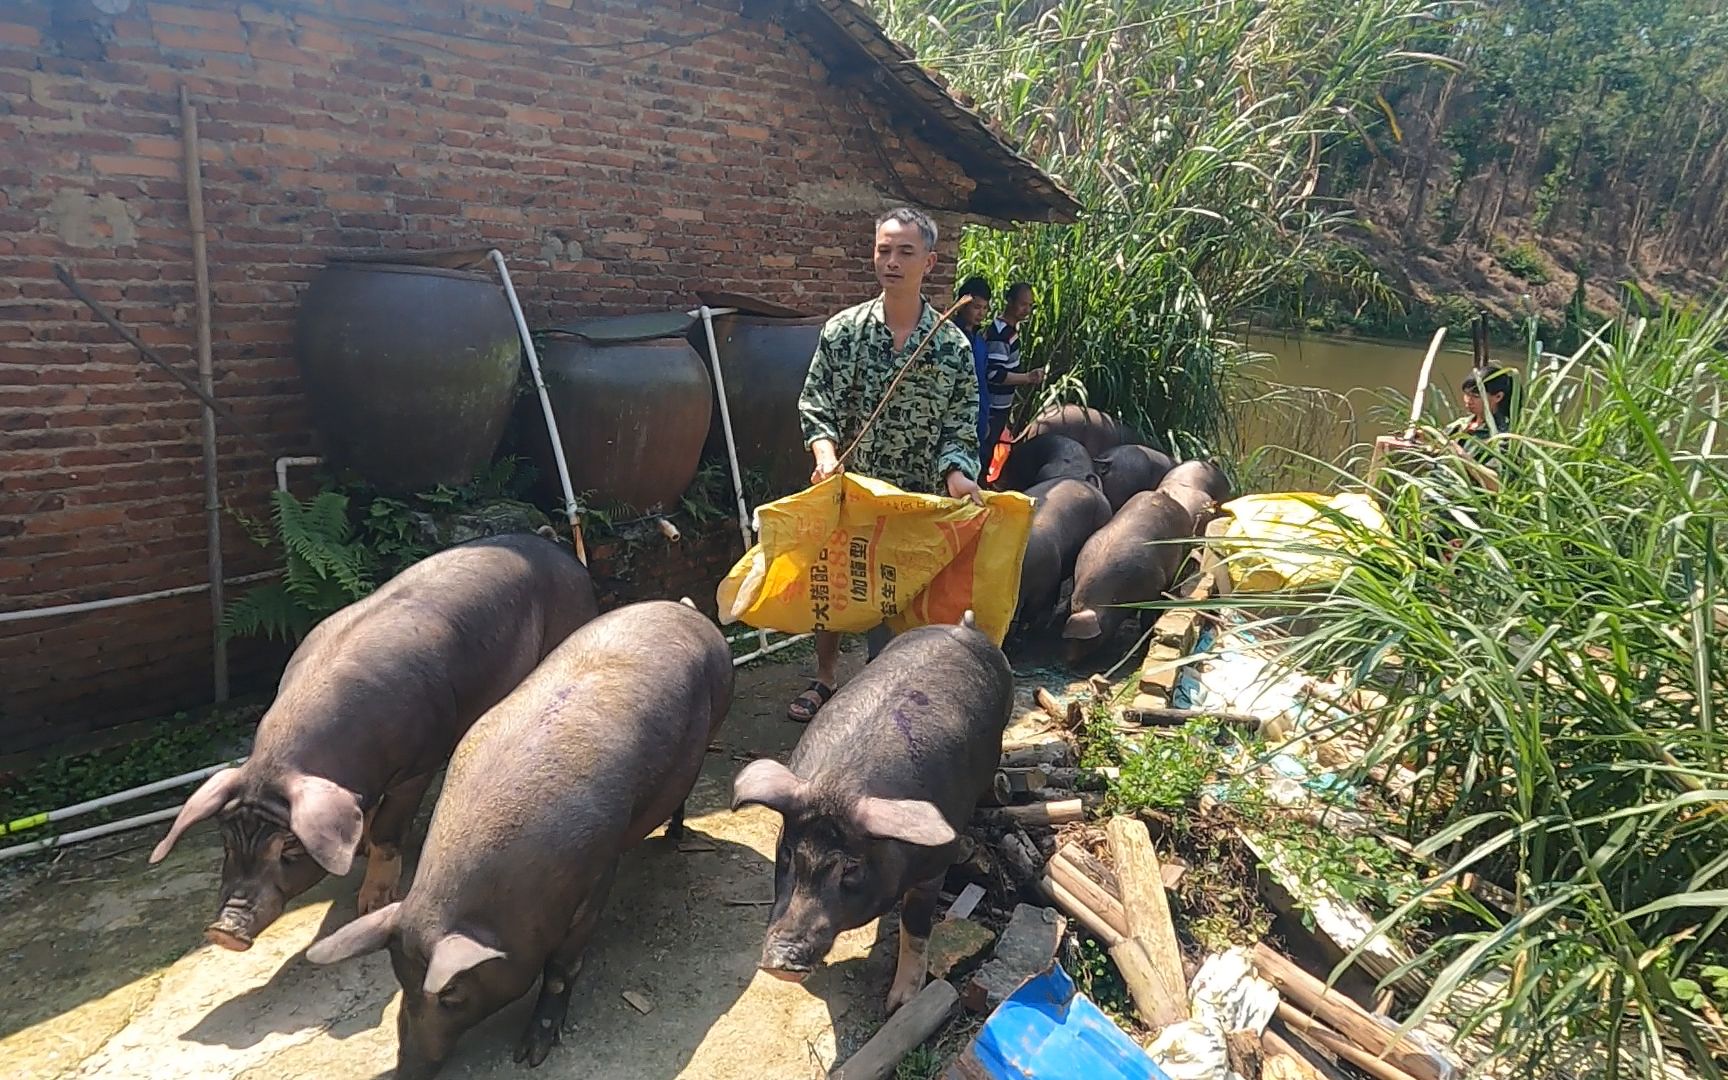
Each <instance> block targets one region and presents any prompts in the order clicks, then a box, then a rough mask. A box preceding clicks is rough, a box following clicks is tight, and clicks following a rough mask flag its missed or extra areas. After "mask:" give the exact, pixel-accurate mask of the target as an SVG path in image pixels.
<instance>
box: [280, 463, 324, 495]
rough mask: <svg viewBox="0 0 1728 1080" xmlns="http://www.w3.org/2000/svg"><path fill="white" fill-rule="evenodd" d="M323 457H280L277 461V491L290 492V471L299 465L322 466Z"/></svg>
mask: <svg viewBox="0 0 1728 1080" xmlns="http://www.w3.org/2000/svg"><path fill="white" fill-rule="evenodd" d="M322 464H324V459H323V458H321V457H279V458H277V459H276V490H277V491H287V490H288V470H289V468H291V467H293V466H298V465H322Z"/></svg>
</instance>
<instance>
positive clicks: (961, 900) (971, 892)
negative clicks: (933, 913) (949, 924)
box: [942, 882, 984, 919]
mask: <svg viewBox="0 0 1728 1080" xmlns="http://www.w3.org/2000/svg"><path fill="white" fill-rule="evenodd" d="M982 899H984V886H982V885H980V884H978V883H977V882H973V883H972V884H970V885H968V886H966V887H965V888H964V889H961V890H960V895H959V896H958V897H956V898H955V899H954V903H952V904H950V905H949V906H948V913H947V914H946V915H943V916H942V917H943V918H944V919H964V918H966V917H967V916H968V915H970V914H972V912H973V911H974V910H975V909H976V908H977V907H978V901H980V900H982Z"/></svg>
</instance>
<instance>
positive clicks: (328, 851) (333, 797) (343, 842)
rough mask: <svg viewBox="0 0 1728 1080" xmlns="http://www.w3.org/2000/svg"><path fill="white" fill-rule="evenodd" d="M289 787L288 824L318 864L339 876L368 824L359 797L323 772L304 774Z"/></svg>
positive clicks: (291, 781)
mask: <svg viewBox="0 0 1728 1080" xmlns="http://www.w3.org/2000/svg"><path fill="white" fill-rule="evenodd" d="M286 787H287V795H288V828H290V829H292V830H293V832H294V835H295V836H296V837H298V838H299V840H300V843H301V844H302V845H303V846H304V847H305V848H306V854H308V855H310V856H312V859H313V861H314V862H316V863H317V864H318V865H319V866H322V867H323V868H324V869H325V870H326V871H328V872H329V873H332V874H335V875H336V876H337V877H341V876H342V875H343V874H346V873H347V872H348V868H349V867H351V866H353V865H354V853H355V852H356V851H358V850H359V849H360V834H361V833H362V832H364V831H365V828H366V815H365V814H363V813H361V811H360V797H359V796H358V795H356V794H354V793H353V792H352V791H349V790H348V789H347V788H345V787H343V786H342V785H340V784H337V783H333V782H331V781H329V780H326V779H324V778H323V777H322V776H306V775H304V774H302V775H299V776H296V777H294V778H293V779H292V780H290V781H288V783H287V785H286Z"/></svg>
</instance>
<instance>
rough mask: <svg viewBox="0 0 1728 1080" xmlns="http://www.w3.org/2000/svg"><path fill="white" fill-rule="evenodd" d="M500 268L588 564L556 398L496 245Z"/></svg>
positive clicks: (492, 254) (567, 509)
mask: <svg viewBox="0 0 1728 1080" xmlns="http://www.w3.org/2000/svg"><path fill="white" fill-rule="evenodd" d="M486 256H487V258H489V259H491V260H492V265H494V266H496V267H497V268H498V277H499V278H500V279H501V280H502V281H503V282H504V295H505V296H506V297H508V298H509V299H510V311H511V313H512V314H514V315H515V316H516V334H517V336H518V337H520V338H521V339H522V351H523V352H525V353H527V354H528V370H529V371H531V372H532V373H533V375H534V389H535V390H536V391H537V392H538V393H539V394H540V413H541V415H543V416H544V417H546V433H547V434H548V435H550V436H551V437H552V460H553V461H555V462H557V463H558V483H559V484H560V485H562V486H563V489H564V516H565V519H566V520H567V521H569V523H570V541H571V543H573V544H575V545H576V558H577V559H578V560H580V561H581V563H582V565H583V566H587V565H588V551H587V548H586V547H585V546H584V545H583V543H582V523H581V522H580V521H578V520H577V514H576V491H575V489H574V488H573V487H571V485H570V465H569V463H568V462H566V461H565V460H564V443H563V441H562V440H560V439H559V438H558V420H557V418H556V417H554V416H553V415H552V399H551V397H549V396H548V395H547V393H546V380H545V378H543V377H542V376H541V374H540V354H539V353H538V352H536V351H535V349H534V338H533V337H532V336H531V335H530V334H529V333H528V317H527V316H526V315H524V314H522V302H521V301H520V300H518V299H516V286H515V285H514V284H512V283H511V281H510V269H509V267H507V266H505V265H504V253H503V252H501V251H499V250H498V249H497V248H493V249H492V250H491V251H489V252H487V253H486Z"/></svg>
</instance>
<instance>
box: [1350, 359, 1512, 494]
mask: <svg viewBox="0 0 1728 1080" xmlns="http://www.w3.org/2000/svg"><path fill="white" fill-rule="evenodd" d="M1512 381H1513V373H1512V370H1511V369H1510V368H1477V369H1476V370H1474V371H1472V372H1471V373H1470V374H1469V376H1468V377H1467V378H1465V380H1464V384H1463V386H1462V388H1461V389H1462V390H1463V397H1464V408H1465V409H1466V410H1467V411H1468V412H1469V415H1468V416H1461V417H1459V418H1458V419H1457V420H1455V421H1453V422H1452V423H1451V424H1449V425H1447V427H1446V438H1447V442H1446V447H1447V449H1448V450H1450V451H1451V452H1452V453H1454V454H1457V455H1458V456H1459V457H1460V458H1462V459H1463V463H1464V468H1465V471H1466V472H1468V473H1469V474H1470V476H1471V478H1472V479H1474V480H1475V481H1476V482H1477V483H1478V484H1481V485H1482V487H1483V488H1484V489H1485V490H1487V491H1499V490H1500V478H1499V476H1498V475H1497V474H1496V473H1495V472H1494V470H1493V469H1491V468H1489V467H1488V466H1487V465H1486V464H1484V463H1483V461H1482V457H1483V456H1484V451H1485V450H1486V448H1487V444H1488V438H1489V436H1491V435H1493V434H1495V433H1497V432H1504V431H1510V430H1511V429H1512V389H1513V386H1512ZM1419 446H1420V444H1419V443H1418V442H1417V441H1416V440H1413V439H1407V438H1402V437H1399V436H1396V435H1382V436H1380V438H1378V439H1376V440H1375V447H1374V448H1375V454H1376V456H1378V455H1379V454H1380V453H1382V452H1383V451H1385V450H1415V449H1418V448H1419ZM1372 471H1373V470H1370V472H1372Z"/></svg>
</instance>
